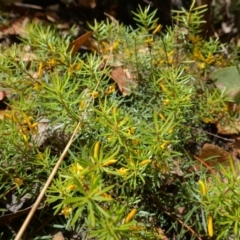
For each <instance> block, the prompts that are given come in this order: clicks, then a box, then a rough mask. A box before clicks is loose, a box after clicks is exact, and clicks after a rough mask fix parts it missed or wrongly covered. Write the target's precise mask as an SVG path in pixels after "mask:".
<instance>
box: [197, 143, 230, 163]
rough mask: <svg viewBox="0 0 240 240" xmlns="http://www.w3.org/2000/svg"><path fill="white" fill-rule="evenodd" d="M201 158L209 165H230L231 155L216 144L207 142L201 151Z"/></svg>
mask: <svg viewBox="0 0 240 240" xmlns="http://www.w3.org/2000/svg"><path fill="white" fill-rule="evenodd" d="M199 158H200V159H202V160H203V161H204V162H205V163H206V164H207V165H208V166H210V167H214V166H217V165H218V164H225V165H228V164H229V161H230V159H231V155H230V153H229V152H227V151H226V150H224V149H222V148H220V147H218V146H216V145H214V144H209V143H206V144H204V146H203V147H202V149H201V151H200V154H199Z"/></svg>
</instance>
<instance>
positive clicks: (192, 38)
mask: <svg viewBox="0 0 240 240" xmlns="http://www.w3.org/2000/svg"><path fill="white" fill-rule="evenodd" d="M188 40H189V41H191V42H192V43H194V44H195V43H201V42H202V38H201V37H200V36H198V35H196V36H195V35H189V36H188Z"/></svg>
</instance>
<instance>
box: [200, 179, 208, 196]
mask: <svg viewBox="0 0 240 240" xmlns="http://www.w3.org/2000/svg"><path fill="white" fill-rule="evenodd" d="M198 183H199V184H200V187H201V193H202V194H206V193H207V188H206V185H205V184H204V182H203V181H202V180H199V181H198Z"/></svg>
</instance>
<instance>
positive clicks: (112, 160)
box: [103, 159, 117, 167]
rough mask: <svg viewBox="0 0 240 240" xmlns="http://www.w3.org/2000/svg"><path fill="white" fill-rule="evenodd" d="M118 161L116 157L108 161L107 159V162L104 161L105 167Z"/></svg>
mask: <svg viewBox="0 0 240 240" xmlns="http://www.w3.org/2000/svg"><path fill="white" fill-rule="evenodd" d="M116 162H117V160H115V159H111V160H108V161H106V162H105V163H103V167H106V166H109V165H112V164H114V163H116Z"/></svg>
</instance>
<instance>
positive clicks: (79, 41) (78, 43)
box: [68, 32, 92, 55]
mask: <svg viewBox="0 0 240 240" xmlns="http://www.w3.org/2000/svg"><path fill="white" fill-rule="evenodd" d="M91 36H92V32H86V33H85V34H83V35H82V36H80V37H79V38H77V39H76V40H74V41H73V42H71V43H70V44H69V47H68V51H71V50H72V55H75V54H76V53H77V52H78V51H79V49H80V48H81V47H82V46H83V45H84V44H86V43H87V41H88V40H89V38H90V37H91Z"/></svg>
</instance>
